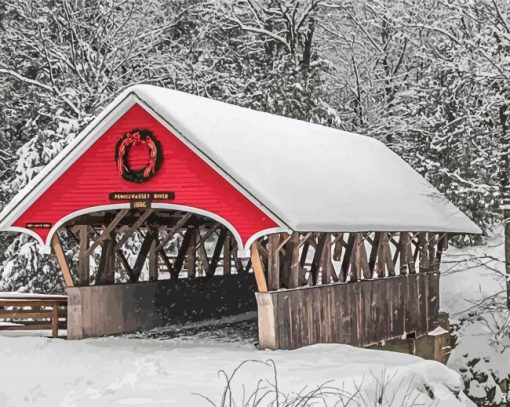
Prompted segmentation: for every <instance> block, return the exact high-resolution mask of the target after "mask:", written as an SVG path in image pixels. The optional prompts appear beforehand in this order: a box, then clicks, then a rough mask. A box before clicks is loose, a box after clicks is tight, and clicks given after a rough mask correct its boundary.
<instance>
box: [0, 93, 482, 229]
mask: <svg viewBox="0 0 510 407" xmlns="http://www.w3.org/2000/svg"><path fill="white" fill-rule="evenodd" d="M136 104H138V105H140V106H142V107H143V108H144V109H145V110H147V111H148V112H149V113H150V114H152V115H153V116H154V117H156V118H157V119H158V120H159V121H160V122H162V123H164V124H165V126H166V127H167V128H169V129H171V130H172V132H173V133H175V134H176V135H177V136H178V137H179V138H180V139H181V140H182V141H183V142H184V143H185V144H186V145H188V146H189V147H190V148H191V149H192V150H193V151H194V152H196V153H197V154H198V155H199V156H200V157H201V158H202V159H203V160H205V161H206V162H207V163H208V164H209V165H210V166H211V167H213V168H214V169H215V170H216V171H217V172H219V173H220V174H221V175H222V176H223V177H224V178H225V179H226V180H227V181H229V182H230V183H231V184H232V185H233V186H234V187H235V188H236V189H237V190H238V191H240V192H241V193H242V194H243V195H244V196H246V197H247V198H248V199H249V200H250V201H251V202H253V203H254V204H255V205H256V206H257V207H258V208H259V209H261V210H262V211H263V212H264V213H266V214H267V216H269V217H270V218H271V219H272V220H273V221H274V222H275V223H276V224H277V225H279V226H280V227H281V228H282V229H285V230H294V231H314V232H340V231H343V232H350V231H357V232H361V231H432V232H434V231H436V232H453V233H480V229H479V228H478V226H476V225H475V224H474V223H473V222H472V221H471V220H470V219H469V218H468V217H467V216H466V215H465V214H463V213H462V212H461V211H460V210H459V209H458V208H456V207H455V206H454V205H453V204H451V203H450V202H449V201H448V200H447V199H446V198H445V197H444V196H443V195H441V194H440V193H439V192H438V191H437V190H436V189H435V188H434V187H433V186H432V185H431V184H429V183H428V182H427V181H426V180H425V179H423V178H422V177H421V176H420V175H419V174H418V173H417V172H415V171H414V170H413V169H412V168H411V167H410V166H409V165H408V164H407V163H405V162H404V161H403V160H402V159H401V158H400V157H398V156H397V155H396V154H395V153H393V152H392V151H391V150H390V149H389V148H387V147H386V146H385V145H384V144H382V143H381V142H379V141H377V140H375V139H372V138H369V137H365V136H361V135H357V134H353V133H348V132H344V131H340V130H336V129H332V128H328V127H324V126H320V125H316V124H311V123H308V122H303V121H299V120H294V119H289V118H285V117H281V116H277V115H273V114H268V113H263V112H258V111H254V110H250V109H246V108H241V107H238V106H234V105H230V104H227V103H222V102H218V101H215V100H212V99H208V98H203V97H198V96H193V95H190V94H186V93H182V92H178V91H174V90H168V89H164V88H159V87H154V86H149V85H137V86H134V87H131V88H129V89H127V90H126V91H125V92H124V93H123V94H122V95H120V96H119V97H118V98H117V99H116V100H115V101H114V102H113V103H111V104H110V105H109V106H108V107H106V108H105V109H104V111H103V112H102V113H101V114H100V115H99V116H98V117H97V118H96V119H95V120H94V121H93V122H92V123H91V124H90V125H89V126H87V128H86V129H85V130H84V131H83V132H82V133H81V134H80V135H79V136H78V137H77V138H76V139H75V140H73V141H72V142H71V143H70V144H69V146H67V147H66V148H65V149H64V151H63V152H62V153H61V154H59V156H57V157H56V158H55V159H54V160H53V161H52V162H51V163H50V164H49V165H48V166H47V167H46V168H45V169H44V170H43V171H42V172H41V173H40V174H39V175H38V176H37V177H35V179H34V180H32V181H31V182H30V183H29V184H28V185H27V186H26V187H25V188H24V189H23V190H22V191H20V193H19V194H18V195H17V196H16V197H15V198H14V199H13V200H12V202H11V203H10V204H9V205H7V206H6V207H5V208H4V210H3V211H2V213H1V214H0V228H1V229H8V228H9V227H12V225H13V224H14V222H15V221H16V219H17V218H19V216H20V215H21V214H22V213H23V212H24V211H26V210H27V209H28V208H29V206H30V205H31V204H32V202H34V200H36V199H37V198H38V197H39V196H40V195H41V194H42V193H43V192H44V191H45V190H46V189H47V188H48V187H49V186H50V185H51V184H52V183H53V182H54V181H55V180H56V179H57V178H58V177H59V175H61V174H62V173H63V172H64V171H65V170H66V169H67V168H69V166H70V165H71V164H72V163H73V162H74V161H75V160H76V159H77V158H78V157H79V156H80V155H81V154H83V153H84V151H86V150H87V149H88V148H89V147H90V146H91V145H92V144H93V143H94V142H95V141H96V140H97V139H98V138H99V137H100V136H101V134H102V133H104V132H105V131H106V130H107V129H108V128H109V127H111V126H112V124H113V123H115V121H116V120H118V119H119V118H120V117H121V116H122V114H124V113H125V112H126V111H127V109H129V108H130V107H132V106H134V105H136Z"/></svg>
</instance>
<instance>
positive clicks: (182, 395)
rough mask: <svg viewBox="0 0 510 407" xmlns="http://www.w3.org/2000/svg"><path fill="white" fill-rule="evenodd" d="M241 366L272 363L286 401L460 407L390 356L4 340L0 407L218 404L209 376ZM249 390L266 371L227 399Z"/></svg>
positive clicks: (416, 365) (440, 387)
mask: <svg viewBox="0 0 510 407" xmlns="http://www.w3.org/2000/svg"><path fill="white" fill-rule="evenodd" d="M245 360H258V361H267V360H272V361H274V364H275V365H276V368H277V372H278V384H279V388H280V390H281V391H282V392H283V393H286V394H289V393H292V392H300V391H302V390H303V388H304V387H305V386H308V387H309V389H314V388H316V387H317V386H319V385H321V384H323V383H326V382H328V383H327V386H328V388H336V389H341V391H342V392H343V393H344V394H345V395H351V396H352V395H355V396H354V400H357V404H352V403H351V404H350V405H359V406H363V405H366V403H367V402H368V400H373V398H374V397H376V396H377V397H380V396H381V394H383V397H382V402H383V404H382V405H394V406H396V405H398V406H406V405H408V406H410V405H414V404H413V403H422V404H420V405H425V406H429V405H434V406H436V405H440V406H463V405H470V404H469V402H468V401H466V398H465V396H464V395H463V394H462V393H461V394H460V396H459V399H458V398H456V397H455V395H454V393H458V392H460V391H461V389H462V382H461V379H460V376H459V375H458V374H456V373H455V372H453V371H452V370H450V369H448V368H447V367H446V366H444V365H441V364H439V363H437V362H432V361H424V360H422V359H420V358H417V357H413V356H409V355H404V354H398V353H391V352H383V351H376V350H365V349H358V348H353V347H350V346H344V345H317V346H312V347H308V348H304V349H299V350H296V351H287V352H285V351H277V352H272V351H257V350H255V348H254V347H253V346H252V345H248V344H246V343H242V344H238V345H237V346H236V345H234V344H228V345H227V346H225V345H221V344H218V343H215V341H214V340H209V341H202V342H198V343H197V342H195V341H194V340H193V338H192V337H188V338H179V339H172V340H156V339H151V340H148V339H134V338H126V337H110V338H103V339H93V340H83V341H64V340H52V339H48V338H34V337H23V338H19V337H18V338H11V337H7V336H0V361H1V366H2V369H1V370H0V405H2V406H16V407H19V406H50V405H51V406H66V407H72V406H91V405H94V406H123V405H140V406H151V405H165V406H171V405H175V406H202V405H203V406H206V405H208V402H207V401H206V400H205V399H204V398H202V397H200V396H198V395H196V393H199V394H201V395H203V396H205V397H209V398H210V399H211V400H213V401H214V402H216V403H219V401H220V398H221V393H222V391H223V388H224V385H225V380H224V377H223V376H222V375H219V374H218V371H219V370H221V369H223V370H225V371H226V372H227V373H228V374H229V373H231V372H232V371H233V370H234V369H235V368H236V367H237V366H238V365H239V364H240V363H241V362H243V361H245ZM259 380H262V381H264V383H265V381H266V380H267V381H269V382H273V381H274V374H273V368H272V366H271V365H266V364H260V363H257V362H248V363H247V364H246V365H245V366H243V367H242V368H241V369H240V370H239V371H238V372H237V374H236V375H235V377H234V379H233V381H232V389H233V393H234V397H236V398H237V400H240V397H241V396H242V391H243V385H244V386H245V391H246V394H250V392H251V391H252V390H254V389H255V387H256V385H257V382H258V381H259ZM383 389H384V391H383ZM375 393H377V394H375ZM374 394H375V395H374ZM432 394H433V395H434V397H435V399H434V400H432V399H431V398H430V395H432ZM461 400H462V401H461ZM237 405H240V404H239V403H238V404H237Z"/></svg>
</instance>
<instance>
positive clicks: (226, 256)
mask: <svg viewBox="0 0 510 407" xmlns="http://www.w3.org/2000/svg"><path fill="white" fill-rule="evenodd" d="M231 236H232V235H231V233H230V232H227V234H226V236H225V242H224V243H223V274H224V275H229V274H231V263H230V258H231V256H230V254H231V253H230V247H231V246H230V245H231V244H232V243H231Z"/></svg>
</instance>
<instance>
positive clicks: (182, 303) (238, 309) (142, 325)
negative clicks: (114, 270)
mask: <svg viewBox="0 0 510 407" xmlns="http://www.w3.org/2000/svg"><path fill="white" fill-rule="evenodd" d="M66 291H67V294H68V296H69V305H68V328H67V329H68V339H82V338H89V337H99V336H104V335H112V334H119V333H127V332H133V331H137V330H140V329H151V328H155V327H159V326H164V325H166V324H174V323H183V322H190V321H200V320H205V319H210V318H219V317H223V316H227V315H235V314H239V313H243V312H248V311H255V310H256V309H257V305H256V300H255V297H254V295H253V293H254V291H255V282H254V278H253V274H233V275H225V276H215V277H209V278H207V277H198V278H194V279H176V280H175V279H174V280H160V281H150V282H143V283H136V284H115V285H103V286H87V287H69V288H67V289H66Z"/></svg>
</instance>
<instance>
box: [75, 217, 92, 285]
mask: <svg viewBox="0 0 510 407" xmlns="http://www.w3.org/2000/svg"><path fill="white" fill-rule="evenodd" d="M79 238H80V253H79V258H78V279H79V281H80V284H81V285H88V284H89V280H90V274H89V264H90V262H89V256H88V254H86V252H87V250H88V248H89V227H88V226H87V225H80V226H79Z"/></svg>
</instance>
